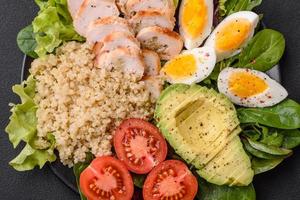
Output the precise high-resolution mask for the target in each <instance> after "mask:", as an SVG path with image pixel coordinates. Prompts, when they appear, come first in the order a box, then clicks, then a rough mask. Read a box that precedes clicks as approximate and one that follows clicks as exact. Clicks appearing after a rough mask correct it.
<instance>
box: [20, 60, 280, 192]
mask: <svg viewBox="0 0 300 200" xmlns="http://www.w3.org/2000/svg"><path fill="white" fill-rule="evenodd" d="M31 62H32V58H30V57H28V56H26V55H25V56H24V60H23V65H22V74H21V81H23V80H25V79H26V78H27V77H28V75H29V68H30V64H31ZM267 73H268V74H269V75H270V76H271V77H272V78H273V79H275V80H277V81H278V82H280V81H281V77H280V70H279V66H275V67H274V68H272V69H271V70H270V71H268V72H267ZM50 168H51V170H52V171H53V173H54V174H55V175H56V176H57V177H58V178H59V179H60V180H61V181H62V182H63V183H64V184H66V185H67V186H68V187H69V188H71V189H72V190H73V191H74V192H76V193H78V190H77V185H76V180H75V176H74V174H73V170H72V168H68V167H66V166H64V165H63V164H62V163H61V162H60V160H59V159H57V160H56V161H55V162H54V163H51V164H50Z"/></svg>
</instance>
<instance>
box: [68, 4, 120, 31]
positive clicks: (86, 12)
mask: <svg viewBox="0 0 300 200" xmlns="http://www.w3.org/2000/svg"><path fill="white" fill-rule="evenodd" d="M119 14H120V12H119V10H118V8H117V6H116V4H115V1H114V0H84V1H83V3H82V4H81V6H80V8H79V10H78V12H77V14H76V16H75V18H74V21H73V24H74V27H75V30H76V31H77V33H79V34H80V35H82V36H86V31H87V28H88V26H89V24H90V23H91V22H92V21H94V20H96V19H101V18H104V17H108V16H119Z"/></svg>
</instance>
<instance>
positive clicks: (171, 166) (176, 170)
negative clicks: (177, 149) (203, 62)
mask: <svg viewBox="0 0 300 200" xmlns="http://www.w3.org/2000/svg"><path fill="white" fill-rule="evenodd" d="M197 190H198V184H197V179H196V177H195V176H194V175H193V174H192V172H191V171H190V170H189V169H188V168H187V166H186V165H185V164H184V163H183V162H181V161H179V160H167V161H164V162H162V163H161V164H159V165H158V166H156V167H155V168H154V169H153V170H152V171H151V172H150V174H149V175H148V176H147V178H146V181H145V183H144V188H143V197H144V200H156V199H157V200H158V199H180V200H192V199H194V198H195V196H196V194H197Z"/></svg>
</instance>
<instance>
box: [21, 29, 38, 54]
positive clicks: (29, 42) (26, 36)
mask: <svg viewBox="0 0 300 200" xmlns="http://www.w3.org/2000/svg"><path fill="white" fill-rule="evenodd" d="M17 44H18V47H19V49H20V50H21V51H22V52H23V53H24V54H26V55H28V56H30V57H32V58H37V57H38V56H37V54H36V53H35V52H34V50H35V48H36V46H37V43H36V40H35V34H34V33H33V27H32V25H28V26H26V27H25V28H23V29H22V30H21V31H20V32H19V33H18V36H17Z"/></svg>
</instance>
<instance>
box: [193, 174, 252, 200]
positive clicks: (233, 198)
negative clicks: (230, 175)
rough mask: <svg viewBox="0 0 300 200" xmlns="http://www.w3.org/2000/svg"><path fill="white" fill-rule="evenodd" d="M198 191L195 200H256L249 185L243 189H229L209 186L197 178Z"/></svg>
mask: <svg viewBox="0 0 300 200" xmlns="http://www.w3.org/2000/svg"><path fill="white" fill-rule="evenodd" d="M197 179H198V184H199V191H198V194H197V197H196V198H195V199H197V200H256V194H255V189H254V187H253V184H252V183H251V184H250V185H248V186H244V187H237V186H234V187H229V186H226V185H223V186H219V185H215V184H211V183H209V182H207V181H205V180H204V179H202V178H200V177H197Z"/></svg>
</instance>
